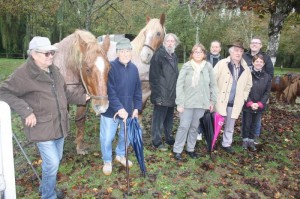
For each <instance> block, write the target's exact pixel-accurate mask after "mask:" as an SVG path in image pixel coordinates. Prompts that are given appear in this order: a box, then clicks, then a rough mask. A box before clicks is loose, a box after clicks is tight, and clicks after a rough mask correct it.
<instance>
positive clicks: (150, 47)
mask: <svg viewBox="0 0 300 199" xmlns="http://www.w3.org/2000/svg"><path fill="white" fill-rule="evenodd" d="M162 28H163V30H164V35H166V31H165V28H164V27H163V26H162ZM143 46H145V47H147V48H149V49H150V50H152V52H153V53H154V52H155V50H154V48H153V47H152V46H150V45H148V44H144V45H143Z"/></svg>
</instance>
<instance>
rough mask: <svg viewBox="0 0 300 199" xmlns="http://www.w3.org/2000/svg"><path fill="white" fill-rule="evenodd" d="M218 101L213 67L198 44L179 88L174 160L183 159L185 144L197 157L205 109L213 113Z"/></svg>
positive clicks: (193, 155) (186, 65) (177, 89)
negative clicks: (200, 125)
mask: <svg viewBox="0 0 300 199" xmlns="http://www.w3.org/2000/svg"><path fill="white" fill-rule="evenodd" d="M216 101H217V85H216V80H215V77H214V72H213V67H212V65H211V64H210V63H209V62H207V61H206V50H205V48H204V46H203V45H202V44H196V45H195V46H194V47H193V49H192V52H191V55H190V61H188V62H186V63H185V64H184V65H183V66H182V69H181V71H180V73H179V77H178V79H177V85H176V105H177V111H178V112H179V116H180V124H179V127H178V130H177V133H176V138H175V143H174V147H173V152H174V156H175V159H177V160H182V157H181V153H182V151H183V147H184V145H185V143H186V152H187V154H188V155H189V156H190V157H191V158H197V154H196V153H195V145H196V141H197V134H198V130H197V129H198V126H199V119H200V118H201V117H202V116H203V114H204V112H205V110H207V109H208V110H210V111H212V110H213V108H214V105H215V103H216Z"/></svg>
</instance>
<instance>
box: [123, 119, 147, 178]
mask: <svg viewBox="0 0 300 199" xmlns="http://www.w3.org/2000/svg"><path fill="white" fill-rule="evenodd" d="M126 126H127V135H128V138H129V141H130V143H131V145H132V147H133V150H134V152H135V156H136V159H137V161H138V163H139V165H140V169H141V172H142V176H143V177H145V176H146V165H145V160H144V143H143V138H142V129H141V127H140V124H139V122H138V120H137V118H128V119H127V121H126Z"/></svg>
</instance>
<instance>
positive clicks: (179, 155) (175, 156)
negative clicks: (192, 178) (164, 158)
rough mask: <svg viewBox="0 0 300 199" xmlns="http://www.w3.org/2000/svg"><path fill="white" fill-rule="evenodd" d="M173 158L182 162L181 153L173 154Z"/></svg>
mask: <svg viewBox="0 0 300 199" xmlns="http://www.w3.org/2000/svg"><path fill="white" fill-rule="evenodd" d="M174 158H175V159H176V160H179V161H181V160H182V157H181V153H174Z"/></svg>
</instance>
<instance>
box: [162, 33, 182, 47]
mask: <svg viewBox="0 0 300 199" xmlns="http://www.w3.org/2000/svg"><path fill="white" fill-rule="evenodd" d="M169 37H173V38H174V40H175V48H176V47H177V46H178V45H179V44H180V41H179V39H178V37H177V36H176V35H175V34H174V33H168V34H166V36H165V38H164V43H165V42H166V41H167V39H168V38H169Z"/></svg>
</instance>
